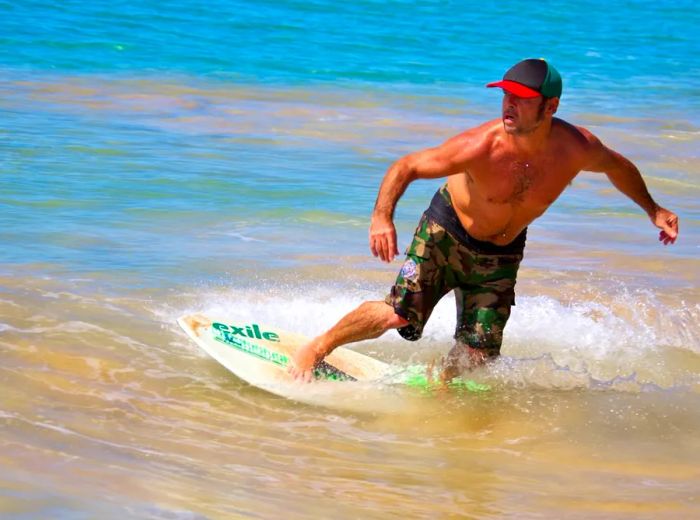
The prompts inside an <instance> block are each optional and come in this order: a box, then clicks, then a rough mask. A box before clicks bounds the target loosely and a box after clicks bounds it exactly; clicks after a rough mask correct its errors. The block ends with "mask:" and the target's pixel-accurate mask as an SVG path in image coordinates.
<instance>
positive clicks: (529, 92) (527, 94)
mask: <svg viewBox="0 0 700 520" xmlns="http://www.w3.org/2000/svg"><path fill="white" fill-rule="evenodd" d="M486 86H487V87H499V88H502V89H503V90H505V91H506V92H510V93H511V94H514V95H516V96H518V97H521V98H534V97H537V96H540V95H541V94H540V93H539V92H537V91H536V90H533V89H531V88H530V87H526V86H525V85H523V84H522V83H517V82H515V81H510V80H507V79H504V80H502V81H496V82H494V83H489V84H488V85H486Z"/></svg>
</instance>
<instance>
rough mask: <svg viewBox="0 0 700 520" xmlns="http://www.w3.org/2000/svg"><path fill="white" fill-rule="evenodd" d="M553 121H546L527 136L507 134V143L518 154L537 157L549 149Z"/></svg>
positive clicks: (526, 134)
mask: <svg viewBox="0 0 700 520" xmlns="http://www.w3.org/2000/svg"><path fill="white" fill-rule="evenodd" d="M551 130H552V120H551V119H545V120H543V121H542V123H540V125H539V126H538V127H537V128H536V129H535V130H533V131H532V132H528V133H525V134H506V142H507V143H508V145H509V146H510V147H511V148H512V150H514V151H515V152H517V153H522V154H525V155H535V154H537V153H539V152H541V151H542V150H544V149H545V148H546V147H547V143H548V141H549V134H550V132H551Z"/></svg>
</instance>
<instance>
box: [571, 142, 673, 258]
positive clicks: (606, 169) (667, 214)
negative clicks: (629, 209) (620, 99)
mask: <svg viewBox="0 0 700 520" xmlns="http://www.w3.org/2000/svg"><path fill="white" fill-rule="evenodd" d="M584 135H586V137H587V139H588V143H589V153H588V154H587V159H588V162H587V165H586V166H584V168H583V169H584V170H587V171H592V172H603V173H605V174H606V175H607V176H608V179H610V182H612V184H613V186H615V188H617V189H618V190H619V191H620V192H622V193H624V194H625V195H627V196H628V197H629V198H630V199H632V200H633V201H634V202H636V203H637V204H638V205H639V207H641V208H642V209H643V210H644V211H645V212H646V214H647V215H648V216H649V218H650V219H651V221H652V223H653V224H654V225H655V226H656V227H658V228H659V229H661V232H660V233H659V240H660V241H661V242H663V243H664V245H667V244H673V243H674V242H675V241H676V238H677V237H678V216H677V215H676V214H675V213H673V212H672V211H669V210H667V209H665V208H662V207H661V206H659V205H658V204H657V203H656V202H655V201H654V199H653V198H652V197H651V195H650V194H649V190H647V186H646V183H645V182H644V179H643V178H642V175H641V174H640V173H639V170H638V169H637V167H636V166H635V165H634V164H633V163H632V162H631V161H630V160H629V159H627V158H626V157H624V156H623V155H622V154H619V153H618V152H616V151H615V150H611V149H610V148H608V147H607V146H605V145H604V144H603V143H602V142H600V140H599V139H598V138H597V137H595V136H593V135H592V134H590V133H589V132H584Z"/></svg>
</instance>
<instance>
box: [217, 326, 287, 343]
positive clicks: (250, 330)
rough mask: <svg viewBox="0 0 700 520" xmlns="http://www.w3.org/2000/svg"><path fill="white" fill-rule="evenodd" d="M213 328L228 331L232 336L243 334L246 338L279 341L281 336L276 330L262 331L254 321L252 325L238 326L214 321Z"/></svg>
mask: <svg viewBox="0 0 700 520" xmlns="http://www.w3.org/2000/svg"><path fill="white" fill-rule="evenodd" d="M211 326H212V327H213V328H215V329H216V330H218V331H220V332H227V333H228V334H230V335H231V336H242V337H244V338H253V339H265V340H267V341H274V342H276V343H279V341H280V337H279V336H278V335H277V334H275V333H274V332H262V331H261V330H260V327H259V326H258V325H257V324H255V323H253V324H252V325H243V326H241V327H237V326H236V325H224V324H223V323H212V325H211Z"/></svg>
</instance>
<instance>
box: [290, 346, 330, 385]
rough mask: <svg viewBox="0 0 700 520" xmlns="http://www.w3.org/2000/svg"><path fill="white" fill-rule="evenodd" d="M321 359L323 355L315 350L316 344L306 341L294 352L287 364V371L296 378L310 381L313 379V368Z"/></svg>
mask: <svg viewBox="0 0 700 520" xmlns="http://www.w3.org/2000/svg"><path fill="white" fill-rule="evenodd" d="M322 359H323V355H322V354H320V353H319V352H318V351H317V350H316V345H315V344H314V343H313V342H311V343H307V344H306V345H304V346H303V347H301V348H299V349H297V351H296V352H295V353H294V356H292V359H291V362H290V363H289V365H287V372H289V373H290V374H291V375H292V377H294V379H296V380H299V381H303V382H305V383H310V382H311V381H313V380H314V368H315V367H316V365H317V364H318V363H319V362H320V361H321V360H322Z"/></svg>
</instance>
